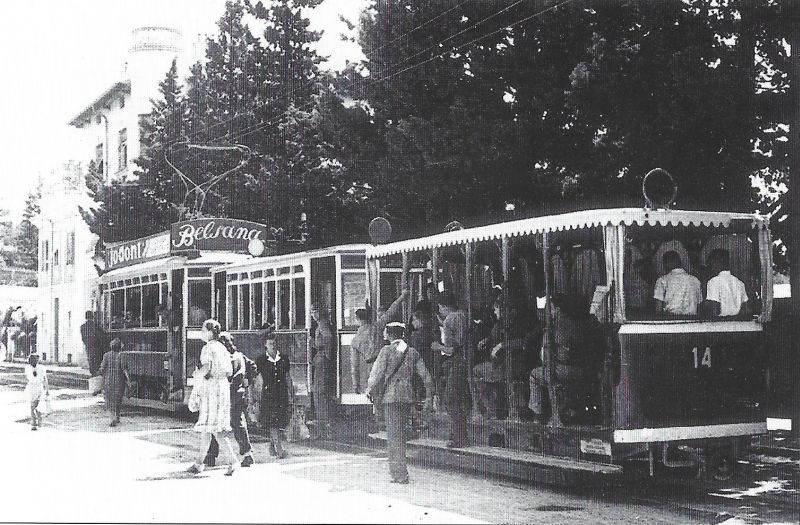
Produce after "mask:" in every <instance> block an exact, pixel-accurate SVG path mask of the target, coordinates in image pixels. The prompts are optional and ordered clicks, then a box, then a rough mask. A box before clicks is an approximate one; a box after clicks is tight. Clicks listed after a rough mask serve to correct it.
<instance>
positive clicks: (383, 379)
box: [366, 322, 433, 484]
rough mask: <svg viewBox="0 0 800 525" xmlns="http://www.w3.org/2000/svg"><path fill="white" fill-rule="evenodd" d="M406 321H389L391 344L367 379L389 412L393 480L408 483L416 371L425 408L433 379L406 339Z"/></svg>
mask: <svg viewBox="0 0 800 525" xmlns="http://www.w3.org/2000/svg"><path fill="white" fill-rule="evenodd" d="M405 333H406V327H405V325H404V324H403V323H396V322H393V323H388V324H387V325H386V329H385V330H384V336H385V338H386V339H387V340H388V341H389V344H388V345H386V346H384V347H383V348H381V351H380V353H379V354H378V358H377V359H376V360H375V364H374V365H373V367H372V371H371V372H370V374H369V381H368V382H367V390H366V394H367V396H369V397H370V398H372V397H373V396H376V395H377V394H378V392H382V397H383V405H384V410H385V413H386V446H387V449H388V454H389V474H390V475H391V477H392V483H403V484H405V483H408V469H407V468H406V434H405V432H406V423H407V422H408V418H409V416H410V412H411V404H412V403H413V402H414V392H413V390H412V387H411V379H412V377H413V376H414V374H415V373H416V374H417V375H419V377H420V378H421V379H422V381H423V383H424V384H425V392H426V396H425V408H426V412H427V411H428V410H430V406H431V401H432V400H431V396H432V394H433V380H432V379H431V375H430V374H429V373H428V370H427V369H426V368H425V363H424V362H423V360H422V356H420V355H419V352H417V351H416V350H415V349H413V348H411V347H410V346H408V344H407V343H406V342H405V340H404V339H403V338H404V337H405Z"/></svg>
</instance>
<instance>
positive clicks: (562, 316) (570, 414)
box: [528, 294, 596, 425]
mask: <svg viewBox="0 0 800 525" xmlns="http://www.w3.org/2000/svg"><path fill="white" fill-rule="evenodd" d="M551 331H552V333H551ZM589 331H590V327H589V323H588V319H587V315H586V314H585V312H582V311H580V310H579V307H578V306H577V304H576V302H575V301H574V299H572V298H569V297H567V296H564V295H561V294H554V295H553V296H551V298H550V325H549V326H548V327H546V328H545V333H544V337H543V341H542V346H543V347H544V345H547V344H548V341H550V340H551V338H552V343H553V345H554V346H553V348H552V349H551V350H552V351H553V352H554V354H555V356H554V358H555V370H554V371H553V372H554V379H555V384H553V385H550V384H549V383H548V380H547V377H546V376H545V372H544V366H543V365H542V366H538V367H536V368H534V369H533V370H532V371H531V373H530V378H529V379H530V389H531V394H530V401H529V403H528V407H529V408H530V409H531V411H533V413H534V414H535V415H536V417H537V418H538V419H539V420H540V421H546V420H547V419H548V408H549V409H550V410H549V411H550V413H551V414H552V418H553V423H554V424H555V425H559V424H561V423H571V422H573V421H575V420H576V418H577V416H578V415H579V411H581V410H583V409H585V408H586V407H585V403H583V401H584V400H585V394H586V393H587V391H591V389H592V388H593V386H594V383H595V380H594V377H593V374H592V370H593V368H594V367H593V366H592V357H593V355H592V353H593V349H594V347H595V345H594V343H593V341H592V338H591V337H590V334H589ZM544 356H545V352H544V350H543V351H542V357H544ZM594 357H596V356H594ZM551 393H552V395H551ZM581 396H583V397H581ZM552 397H555V399H552Z"/></svg>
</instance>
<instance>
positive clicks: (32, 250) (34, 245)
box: [14, 184, 42, 270]
mask: <svg viewBox="0 0 800 525" xmlns="http://www.w3.org/2000/svg"><path fill="white" fill-rule="evenodd" d="M41 198H42V186H41V184H39V185H37V186H36V188H35V189H33V190H31V191H30V193H28V196H27V198H26V199H25V209H24V210H23V212H22V221H21V222H20V224H19V226H18V227H17V231H16V236H15V239H14V245H15V247H16V256H15V258H14V266H18V267H20V268H27V269H29V270H36V269H37V265H38V263H39V229H38V228H37V227H36V226H34V225H33V222H34V219H35V218H36V217H37V216H38V215H39V211H40V207H39V202H40V201H41Z"/></svg>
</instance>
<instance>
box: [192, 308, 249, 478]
mask: <svg viewBox="0 0 800 525" xmlns="http://www.w3.org/2000/svg"><path fill="white" fill-rule="evenodd" d="M221 332H222V327H221V326H220V324H219V323H218V322H217V321H215V320H214V319H209V320H207V321H206V322H204V323H203V340H204V341H206V344H205V346H203V350H202V351H201V352H200V368H199V370H198V372H197V375H196V376H195V378H196V381H198V380H199V382H200V383H202V385H198V384H197V383H195V388H198V386H199V387H200V388H199V390H198V393H199V410H198V411H199V415H198V418H197V423H196V424H195V426H194V430H195V432H199V433H200V455H199V456H198V459H197V461H196V462H195V463H194V464H193V465H192V466H190V467H189V468H188V469H187V471H188V472H191V473H193V474H200V473H201V472H203V470H205V464H204V462H203V460H205V457H206V452H207V451H208V447H209V445H210V444H211V437H212V435H213V436H214V438H215V439H216V440H217V443H223V442H224V443H225V444H226V445H227V447H228V451H229V452H230V454H231V458H233V460H232V462H231V465H230V466H229V467H228V471H227V472H226V474H225V475H226V476H231V475H233V473H234V472H235V471H236V470H238V468H239V466H240V464H239V460H238V459H237V457H236V453H235V452H234V451H233V445H232V444H231V440H230V438H229V436H230V434H231V393H230V383H229V382H228V378H229V377H230V376H231V374H232V373H233V367H232V366H231V357H230V353H229V352H228V349H227V348H225V346H224V345H223V344H222V343H220V342H219V334H220V333H221Z"/></svg>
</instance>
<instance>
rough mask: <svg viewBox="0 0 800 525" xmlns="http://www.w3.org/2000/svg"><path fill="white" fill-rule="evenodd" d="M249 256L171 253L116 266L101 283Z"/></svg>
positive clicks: (226, 253)
mask: <svg viewBox="0 0 800 525" xmlns="http://www.w3.org/2000/svg"><path fill="white" fill-rule="evenodd" d="M249 258H250V255H248V254H243V253H233V252H218V251H208V252H205V251H201V252H200V256H199V257H194V258H191V259H190V258H188V257H186V256H183V255H171V256H168V257H162V258H159V259H152V260H149V261H144V262H140V263H137V264H131V265H130V266H123V267H122V268H116V269H114V270H111V271H110V272H108V273H104V274H103V275H101V276H100V283H101V284H106V283H110V282H112V281H117V280H119V279H125V278H130V277H135V276H138V275H146V274H151V273H159V272H166V271H170V270H177V269H179V268H188V267H193V266H219V265H221V264H232V263H236V262H239V261H242V260H244V259H249Z"/></svg>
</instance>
